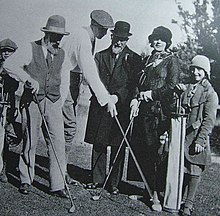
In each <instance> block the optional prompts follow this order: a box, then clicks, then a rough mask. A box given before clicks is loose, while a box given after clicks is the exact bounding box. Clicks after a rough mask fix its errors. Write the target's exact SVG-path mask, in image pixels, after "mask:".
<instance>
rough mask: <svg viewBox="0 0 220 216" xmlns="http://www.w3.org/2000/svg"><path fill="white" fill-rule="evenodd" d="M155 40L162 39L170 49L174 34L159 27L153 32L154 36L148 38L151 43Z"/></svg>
mask: <svg viewBox="0 0 220 216" xmlns="http://www.w3.org/2000/svg"><path fill="white" fill-rule="evenodd" d="M155 39H161V40H162V41H164V42H166V43H167V44H168V46H167V47H169V46H170V45H171V43H172V41H171V39H172V33H171V31H170V30H169V29H168V28H166V27H164V26H158V27H156V28H155V29H154V30H153V32H152V34H151V35H149V36H148V40H149V43H152V42H153V40H155Z"/></svg>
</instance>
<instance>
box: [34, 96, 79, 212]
mask: <svg viewBox="0 0 220 216" xmlns="http://www.w3.org/2000/svg"><path fill="white" fill-rule="evenodd" d="M34 99H35V101H36V103H37V106H38V109H39V112H40V115H41V117H42V120H43V123H44V126H45V129H46V132H47V135H48V138H49V140H50V144H51V148H52V151H53V153H54V155H55V158H56V161H57V164H58V167H59V170H60V173H61V176H62V178H63V181H64V185H65V187H66V189H67V192H68V194H69V198H70V201H71V205H72V206H71V208H70V209H69V212H70V213H73V212H74V211H75V210H76V207H75V204H74V203H73V198H72V196H71V193H70V189H69V186H68V184H67V182H66V179H65V176H64V174H63V172H62V169H61V167H60V163H59V159H58V157H57V154H56V150H55V147H54V144H53V140H52V138H51V136H50V131H49V128H48V125H47V122H46V119H45V117H44V114H43V112H42V110H41V107H40V102H39V100H38V98H37V95H36V93H35V94H34Z"/></svg>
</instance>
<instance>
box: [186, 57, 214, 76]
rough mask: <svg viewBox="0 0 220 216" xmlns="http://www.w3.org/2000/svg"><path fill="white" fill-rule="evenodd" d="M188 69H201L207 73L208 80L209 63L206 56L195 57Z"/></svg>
mask: <svg viewBox="0 0 220 216" xmlns="http://www.w3.org/2000/svg"><path fill="white" fill-rule="evenodd" d="M190 67H198V68H202V69H203V70H204V71H205V72H206V73H207V75H208V77H209V78H210V71H211V67H210V61H209V59H208V58H207V57H206V56H204V55H196V56H195V57H194V58H193V59H192V61H191V65H190Z"/></svg>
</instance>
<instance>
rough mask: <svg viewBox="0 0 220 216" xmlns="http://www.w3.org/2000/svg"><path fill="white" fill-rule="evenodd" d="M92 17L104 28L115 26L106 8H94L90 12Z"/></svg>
mask: <svg viewBox="0 0 220 216" xmlns="http://www.w3.org/2000/svg"><path fill="white" fill-rule="evenodd" d="M90 18H91V19H92V20H94V21H95V22H97V23H98V24H99V25H101V26H102V27H104V28H112V27H114V22H113V19H112V17H111V15H110V14H108V13H107V12H106V11H104V10H93V11H92V12H91V14H90Z"/></svg>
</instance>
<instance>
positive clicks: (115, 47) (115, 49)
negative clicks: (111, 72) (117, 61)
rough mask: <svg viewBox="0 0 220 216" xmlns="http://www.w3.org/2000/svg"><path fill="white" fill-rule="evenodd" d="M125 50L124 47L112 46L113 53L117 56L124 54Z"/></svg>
mask: <svg viewBox="0 0 220 216" xmlns="http://www.w3.org/2000/svg"><path fill="white" fill-rule="evenodd" d="M123 49H124V47H121V46H118V45H117V44H113V45H112V52H113V53H114V54H116V55H117V54H119V53H120V52H122V50H123Z"/></svg>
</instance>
